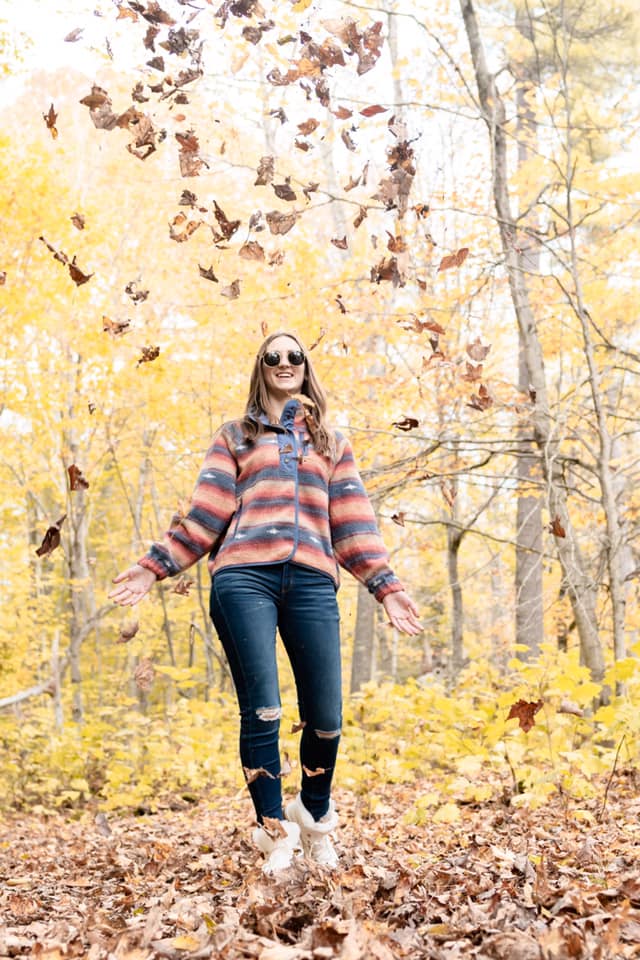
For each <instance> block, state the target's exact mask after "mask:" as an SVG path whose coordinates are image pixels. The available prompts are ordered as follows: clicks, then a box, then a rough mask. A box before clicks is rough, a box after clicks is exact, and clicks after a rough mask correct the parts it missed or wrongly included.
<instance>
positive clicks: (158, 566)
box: [137, 553, 172, 580]
mask: <svg viewBox="0 0 640 960" xmlns="http://www.w3.org/2000/svg"><path fill="white" fill-rule="evenodd" d="M137 563H138V565H139V566H141V567H146V568H147V570H151V571H152V573H155V575H156V579H157V580H165V579H166V578H167V577H170V576H172V572H171V571H170V570H168V569H167V567H166V565H165V564H163V563H161V562H160V561H159V560H158V559H157V558H155V557H152V556H150V555H149V554H148V553H147V554H145V555H144V557H141V558H140V559H139V560H138V561H137Z"/></svg>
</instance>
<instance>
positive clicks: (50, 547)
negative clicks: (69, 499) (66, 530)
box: [36, 513, 67, 557]
mask: <svg viewBox="0 0 640 960" xmlns="http://www.w3.org/2000/svg"><path fill="white" fill-rule="evenodd" d="M66 519H67V515H66V513H63V514H62V516H61V517H60V519H59V520H56V522H55V523H54V524H52V525H51V526H50V527H49V528H48V529H47V531H46V533H45V535H44V537H43V538H42V543H41V544H40V546H39V547H38V549H37V550H36V554H37V556H39V557H46V556H48V555H49V554H50V553H52V552H53V551H54V550H55V549H56V547H59V546H60V528H61V527H62V524H63V523H64V521H65V520H66Z"/></svg>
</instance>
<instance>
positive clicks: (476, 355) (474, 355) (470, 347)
mask: <svg viewBox="0 0 640 960" xmlns="http://www.w3.org/2000/svg"><path fill="white" fill-rule="evenodd" d="M490 350H491V344H488V345H487V346H484V345H483V344H482V343H481V342H480V339H479V337H476V339H475V340H474V341H473V343H468V344H467V353H468V354H469V356H470V357H471V359H472V360H476V361H477V362H480V361H481V360H484V359H485V357H486V356H487V354H488V353H489V351H490Z"/></svg>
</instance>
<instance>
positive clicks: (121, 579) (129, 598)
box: [109, 563, 157, 607]
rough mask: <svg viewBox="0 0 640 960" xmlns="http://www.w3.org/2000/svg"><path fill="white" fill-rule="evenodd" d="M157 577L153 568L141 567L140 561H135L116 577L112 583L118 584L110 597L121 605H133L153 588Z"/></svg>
mask: <svg viewBox="0 0 640 960" xmlns="http://www.w3.org/2000/svg"><path fill="white" fill-rule="evenodd" d="M156 580H157V577H156V575H155V573H154V572H153V570H149V569H148V567H141V566H140V564H139V563H134V565H133V566H132V567H129V569H128V570H123V572H122V573H119V574H118V576H117V577H114V578H113V580H112V581H111V582H112V583H117V584H118V586H117V587H115V589H114V590H112V591H111V593H110V594H109V599H110V600H113V602H114V603H118V604H119V605H120V606H121V607H133V606H135V604H136V603H139V602H140V600H142V598H143V597H146V595H147V594H148V593H149V591H150V590H151V587H152V586H153V585H154V583H155V582H156Z"/></svg>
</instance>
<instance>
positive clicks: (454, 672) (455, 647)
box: [447, 524, 464, 681]
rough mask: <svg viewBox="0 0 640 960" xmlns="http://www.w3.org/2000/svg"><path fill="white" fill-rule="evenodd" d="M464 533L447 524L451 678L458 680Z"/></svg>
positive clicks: (462, 614)
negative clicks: (461, 551) (461, 548)
mask: <svg viewBox="0 0 640 960" xmlns="http://www.w3.org/2000/svg"><path fill="white" fill-rule="evenodd" d="M461 543H462V533H461V531H460V530H457V529H456V528H455V527H453V526H451V525H450V524H448V525H447V570H448V573H449V589H450V590H451V679H452V680H454V681H455V680H456V679H457V678H458V675H459V674H460V671H461V670H462V664H463V661H464V607H463V603H462V587H461V586H460V575H459V572H458V556H459V553H460V544H461Z"/></svg>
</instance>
